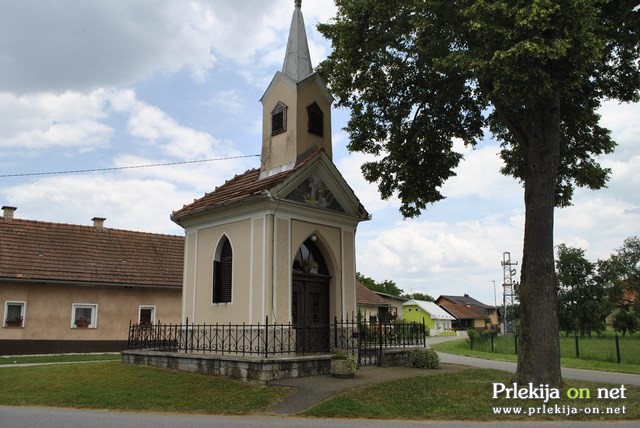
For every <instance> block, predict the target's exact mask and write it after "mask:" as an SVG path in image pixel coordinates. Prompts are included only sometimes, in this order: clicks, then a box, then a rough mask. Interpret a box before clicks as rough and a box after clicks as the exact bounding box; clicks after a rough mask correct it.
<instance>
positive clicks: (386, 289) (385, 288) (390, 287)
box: [356, 272, 402, 296]
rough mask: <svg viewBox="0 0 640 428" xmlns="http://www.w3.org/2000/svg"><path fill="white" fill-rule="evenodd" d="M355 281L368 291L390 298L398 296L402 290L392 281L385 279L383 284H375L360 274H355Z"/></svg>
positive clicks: (371, 279) (372, 280)
mask: <svg viewBox="0 0 640 428" xmlns="http://www.w3.org/2000/svg"><path fill="white" fill-rule="evenodd" d="M356 280H357V281H359V282H360V283H361V284H362V285H364V286H365V287H367V288H368V289H369V290H373V291H377V292H379V293H386V294H391V295H392V296H400V295H401V294H402V290H401V289H399V288H398V286H397V285H396V283H395V282H394V281H390V280H388V279H385V280H384V281H383V282H376V281H375V280H374V279H373V278H369V277H368V276H364V275H362V274H361V273H360V272H356Z"/></svg>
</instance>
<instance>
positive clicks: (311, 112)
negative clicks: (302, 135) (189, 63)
mask: <svg viewBox="0 0 640 428" xmlns="http://www.w3.org/2000/svg"><path fill="white" fill-rule="evenodd" d="M307 130H308V131H309V132H310V133H311V134H315V135H319V136H320V137H322V136H323V135H324V114H323V113H322V110H321V109H320V106H319V105H318V103H313V104H311V105H310V106H309V107H307Z"/></svg>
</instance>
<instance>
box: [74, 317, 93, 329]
mask: <svg viewBox="0 0 640 428" xmlns="http://www.w3.org/2000/svg"><path fill="white" fill-rule="evenodd" d="M89 324H91V322H90V321H89V320H88V319H86V318H84V317H81V318H78V319H77V320H76V327H78V328H87V327H89Z"/></svg>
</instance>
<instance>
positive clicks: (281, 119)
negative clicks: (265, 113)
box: [271, 103, 287, 135]
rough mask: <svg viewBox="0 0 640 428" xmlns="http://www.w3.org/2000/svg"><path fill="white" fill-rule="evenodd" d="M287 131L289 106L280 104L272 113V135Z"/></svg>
mask: <svg viewBox="0 0 640 428" xmlns="http://www.w3.org/2000/svg"><path fill="white" fill-rule="evenodd" d="M286 130H287V106H286V105H284V104H282V103H278V104H277V105H276V108H274V109H273V111H272V112H271V135H276V134H280V133H282V132H284V131H286Z"/></svg>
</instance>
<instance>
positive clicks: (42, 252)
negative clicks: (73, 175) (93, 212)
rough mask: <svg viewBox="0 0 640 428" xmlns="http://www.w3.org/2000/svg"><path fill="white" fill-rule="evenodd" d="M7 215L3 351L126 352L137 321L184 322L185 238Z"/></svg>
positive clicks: (2, 223) (0, 290)
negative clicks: (131, 325)
mask: <svg viewBox="0 0 640 428" xmlns="http://www.w3.org/2000/svg"><path fill="white" fill-rule="evenodd" d="M2 210H3V215H2V217H0V305H1V306H0V310H2V316H3V318H2V323H1V324H0V325H1V326H2V328H1V329H0V354H3V355H15V354H32V353H62V352H104V351H121V350H123V349H126V347H127V334H128V326H129V323H130V322H132V323H139V324H153V323H155V322H157V321H162V322H167V323H169V322H171V323H178V322H180V315H181V291H182V271H183V269H182V264H183V257H184V238H183V237H181V236H172V235H161V234H153V233H143V232H133V231H128V230H119V229H111V228H108V227H105V225H104V222H105V219H104V218H98V217H96V218H94V219H93V225H92V226H81V225H74V224H61V223H49V222H41V221H34V220H25V219H20V218H15V215H14V213H15V210H16V208H15V207H9V206H4V207H2Z"/></svg>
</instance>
